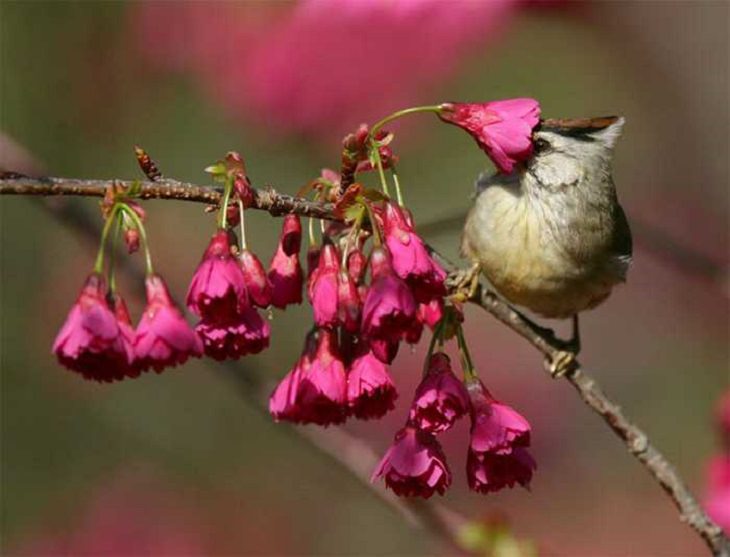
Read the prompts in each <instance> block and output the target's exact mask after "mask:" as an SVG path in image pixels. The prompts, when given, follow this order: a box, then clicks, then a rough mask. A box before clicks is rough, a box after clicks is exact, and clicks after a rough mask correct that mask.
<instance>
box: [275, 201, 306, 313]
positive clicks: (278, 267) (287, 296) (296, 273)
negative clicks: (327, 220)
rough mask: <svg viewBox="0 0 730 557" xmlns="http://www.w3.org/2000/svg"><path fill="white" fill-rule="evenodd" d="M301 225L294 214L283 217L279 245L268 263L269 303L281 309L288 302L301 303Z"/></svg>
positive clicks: (302, 280)
mask: <svg viewBox="0 0 730 557" xmlns="http://www.w3.org/2000/svg"><path fill="white" fill-rule="evenodd" d="M301 241H302V225H301V223H300V221H299V217H298V216H296V215H287V216H286V217H284V224H283V227H282V232H281V237H280V238H279V246H278V247H277V249H276V253H275V254H274V257H273V258H272V260H271V263H270V264H269V282H270V283H271V289H272V291H271V305H273V306H274V307H277V308H280V309H283V308H285V307H286V306H288V305H289V304H301V303H302V286H303V284H304V276H303V275H302V266H301V265H300V264H299V249H300V246H301Z"/></svg>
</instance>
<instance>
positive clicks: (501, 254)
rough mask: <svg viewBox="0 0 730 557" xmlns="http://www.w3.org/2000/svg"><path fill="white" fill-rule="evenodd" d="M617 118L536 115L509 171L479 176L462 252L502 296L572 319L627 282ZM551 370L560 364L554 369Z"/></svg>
mask: <svg viewBox="0 0 730 557" xmlns="http://www.w3.org/2000/svg"><path fill="white" fill-rule="evenodd" d="M623 124H624V119H623V118H618V117H605V118H593V119H580V120H543V121H542V122H541V124H540V126H539V127H538V128H537V129H536V130H535V132H534V134H533V148H534V151H533V153H532V155H531V157H530V158H529V159H528V160H527V161H525V164H524V165H522V166H520V167H517V168H516V169H515V170H514V171H513V172H512V173H511V174H507V175H504V174H495V175H493V176H485V175H482V176H480V178H479V179H478V180H477V183H476V190H477V192H476V199H475V203H474V206H473V207H472V208H471V210H470V211H469V214H468V216H467V219H466V224H465V226H464V234H463V237H462V244H461V248H462V252H463V255H464V256H466V257H468V258H469V259H470V260H471V261H472V262H473V263H474V264H475V266H474V268H475V269H476V268H478V269H480V270H481V271H482V272H483V273H484V275H485V276H486V277H487V279H488V280H489V282H490V283H491V285H492V286H493V287H494V289H495V290H496V291H497V292H498V293H499V294H500V295H502V296H503V297H504V298H506V299H507V300H508V301H509V302H511V303H513V304H517V305H519V306H523V307H525V308H528V309H529V310H531V311H533V312H535V313H537V314H539V315H541V316H544V317H549V318H569V317H573V318H574V320H573V324H574V329H573V332H574V335H573V342H572V346H571V350H573V351H575V352H577V350H578V349H579V336H578V320H577V315H578V313H579V312H582V311H585V310H587V309H591V308H593V307H595V306H596V305H598V304H600V303H601V302H603V301H604V300H605V299H606V298H607V297H608V296H609V295H610V293H611V290H612V288H613V287H614V286H615V285H616V284H618V283H621V282H624V281H625V280H626V273H627V271H628V268H629V265H630V263H631V252H632V249H631V231H630V229H629V225H628V222H627V220H626V216H625V215H624V212H623V209H622V208H621V206H620V205H619V203H618V198H617V196H616V188H615V186H614V183H613V178H612V176H611V163H612V159H613V148H614V145H615V143H616V141H617V140H618V138H619V136H620V134H621V129H622V127H623ZM553 371H554V372H556V371H559V370H553Z"/></svg>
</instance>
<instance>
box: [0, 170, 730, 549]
mask: <svg viewBox="0 0 730 557" xmlns="http://www.w3.org/2000/svg"><path fill="white" fill-rule="evenodd" d="M113 183H116V184H119V183H120V182H119V181H107V180H68V179H62V178H39V179H36V178H25V177H14V178H8V179H0V195H3V194H16V195H87V196H97V197H101V196H103V195H104V193H105V191H106V188H107V187H108V186H110V185H111V184H113ZM121 183H126V184H131V183H132V182H121ZM141 187H142V189H141V191H142V193H141V197H142V198H143V199H181V200H187V201H198V202H204V203H217V202H218V201H219V199H220V192H219V191H218V190H216V189H214V188H206V187H201V186H196V185H194V184H185V183H183V182H177V181H174V180H164V181H157V182H142V183H141ZM255 193H256V196H255V203H254V207H253V208H256V209H261V210H265V211H268V212H270V213H271V214H275V215H276V214H282V213H296V214H299V215H302V216H313V217H318V218H329V219H335V218H336V217H335V216H334V215H333V213H332V210H331V206H329V205H321V204H318V203H312V202H309V201H306V200H303V199H300V198H295V197H290V196H284V195H281V194H277V193H276V192H275V191H274V190H273V189H271V188H269V189H267V190H263V191H261V190H256V192H255ZM442 259H443V258H442ZM446 267H447V269H448V270H450V271H455V270H456V269H455V267H454V265H453V264H451V263H449V262H446ZM471 301H472V302H473V303H475V304H477V305H478V306H480V307H482V308H483V309H485V310H486V311H488V312H489V313H491V314H492V315H494V316H495V317H496V318H497V319H499V320H500V321H502V322H503V323H504V324H505V325H507V326H508V327H509V328H510V329H512V330H514V331H515V332H516V333H518V334H519V335H520V336H522V337H523V338H524V339H526V340H527V341H528V342H529V343H530V344H532V345H533V346H534V347H535V348H537V349H538V350H539V351H540V352H541V353H542V354H543V355H544V356H545V357H546V358H547V359H548V360H550V361H553V360H555V359H556V358H557V357H558V356H560V355H562V352H561V350H560V348H559V347H558V345H557V344H556V343H555V339H554V337H553V336H552V335H551V334H549V333H546V332H545V331H543V330H540V329H538V328H536V327H535V326H534V325H533V324H532V323H531V322H529V321H528V320H527V319H525V318H524V317H523V316H522V315H520V314H519V313H517V312H516V311H514V310H513V309H512V308H511V307H510V306H509V305H508V304H506V303H505V302H503V301H502V300H500V299H499V298H498V297H497V296H496V295H495V294H494V293H492V292H489V291H488V290H485V289H480V292H478V293H477V295H476V296H475V297H474V299H472V300H471ZM564 377H565V379H566V380H567V381H568V382H570V384H571V385H573V387H574V388H575V389H576V390H577V391H578V394H579V395H580V397H581V399H582V400H583V401H584V402H585V403H586V404H587V405H588V406H589V407H590V408H591V409H592V410H593V411H594V412H596V413H597V414H598V415H600V416H601V417H602V418H603V419H604V420H605V422H606V423H607V424H608V426H609V427H610V428H611V429H612V430H613V432H614V433H615V434H616V435H617V436H618V437H619V438H620V439H621V440H622V441H623V442H624V444H625V445H626V447H627V449H628V451H629V452H630V453H631V454H632V455H634V456H635V457H636V458H637V460H639V462H641V464H642V465H643V466H644V467H645V468H646V470H647V471H648V472H649V474H651V476H652V477H653V478H654V480H655V481H656V482H658V483H659V484H660V485H661V487H662V488H663V489H664V491H665V492H666V493H667V494H668V495H669V497H670V498H671V499H672V501H673V502H674V504H675V506H676V507H677V509H678V511H679V516H680V520H682V521H683V522H686V523H687V524H689V525H690V526H691V527H692V528H693V529H694V530H695V531H696V532H697V533H698V534H699V535H700V536H701V537H702V539H703V540H704V541H705V543H706V544H707V546H708V547H709V548H710V550H711V551H712V554H713V555H715V556H717V557H730V540H728V538H727V537H726V536H725V535H724V534H723V532H722V530H721V529H720V527H719V526H718V525H717V524H715V523H714V522H713V521H712V520H711V519H710V518H709V517H708V516H707V514H706V513H705V512H704V511H703V510H702V508H701V507H700V505H699V504H698V503H697V500H696V499H695V498H694V496H693V495H692V494H691V493H690V491H689V489H688V488H687V486H686V484H685V483H684V481H683V480H682V479H681V478H680V477H679V474H678V473H677V470H676V468H675V467H674V466H673V465H672V464H671V463H670V462H669V461H668V460H667V458H666V457H665V456H664V455H662V454H661V453H660V452H659V451H658V450H657V449H656V448H655V447H654V446H653V445H652V444H651V443H650V442H649V438H648V436H647V435H646V433H644V431H642V430H641V429H640V428H638V427H637V426H636V425H635V424H633V423H632V422H630V421H629V420H628V419H627V418H626V416H624V414H623V412H622V411H621V408H620V407H619V406H618V405H617V404H616V403H614V402H613V401H612V400H611V399H609V398H608V397H607V396H606V395H605V393H604V392H603V390H602V389H601V388H600V387H599V385H598V383H597V382H596V380H595V379H593V378H592V377H591V376H589V375H588V374H587V373H586V372H585V371H583V370H582V369H581V367H580V364H579V363H578V362H577V361H574V362H573V365H572V367H571V368H570V370H569V371H568V373H566V374H565V375H564ZM351 471H353V472H355V471H354V470H351ZM356 475H357V473H356ZM417 507H418V506H417ZM422 508H424V509H429V508H430V507H429V506H425V505H424V506H422ZM429 516H430V517H433V516H436V515H433V514H431V515H429ZM439 524H440V522H439Z"/></svg>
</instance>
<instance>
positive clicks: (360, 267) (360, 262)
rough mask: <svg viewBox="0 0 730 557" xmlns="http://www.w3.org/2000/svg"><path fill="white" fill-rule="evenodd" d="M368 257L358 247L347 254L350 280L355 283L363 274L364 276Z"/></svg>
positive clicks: (360, 279) (358, 282) (358, 281)
mask: <svg viewBox="0 0 730 557" xmlns="http://www.w3.org/2000/svg"><path fill="white" fill-rule="evenodd" d="M367 263H368V258H367V257H365V254H364V253H363V252H362V250H361V249H360V248H355V249H353V250H352V251H351V252H350V253H349V255H348V256H347V272H348V273H350V276H351V277H352V280H354V281H355V284H360V281H362V279H363V276H365V269H366V268H367Z"/></svg>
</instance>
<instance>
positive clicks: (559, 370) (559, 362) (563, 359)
mask: <svg viewBox="0 0 730 557" xmlns="http://www.w3.org/2000/svg"><path fill="white" fill-rule="evenodd" d="M576 364H577V360H576V353H575V352H569V351H567V350H559V351H558V352H556V353H555V354H554V355H553V356H552V357H551V358H547V359H546V360H545V368H546V369H547V371H548V373H550V375H551V376H552V378H553V379H559V378H561V377H563V376H565V374H567V373H568V372H570V371H572V370H573V369H575V366H576Z"/></svg>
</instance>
